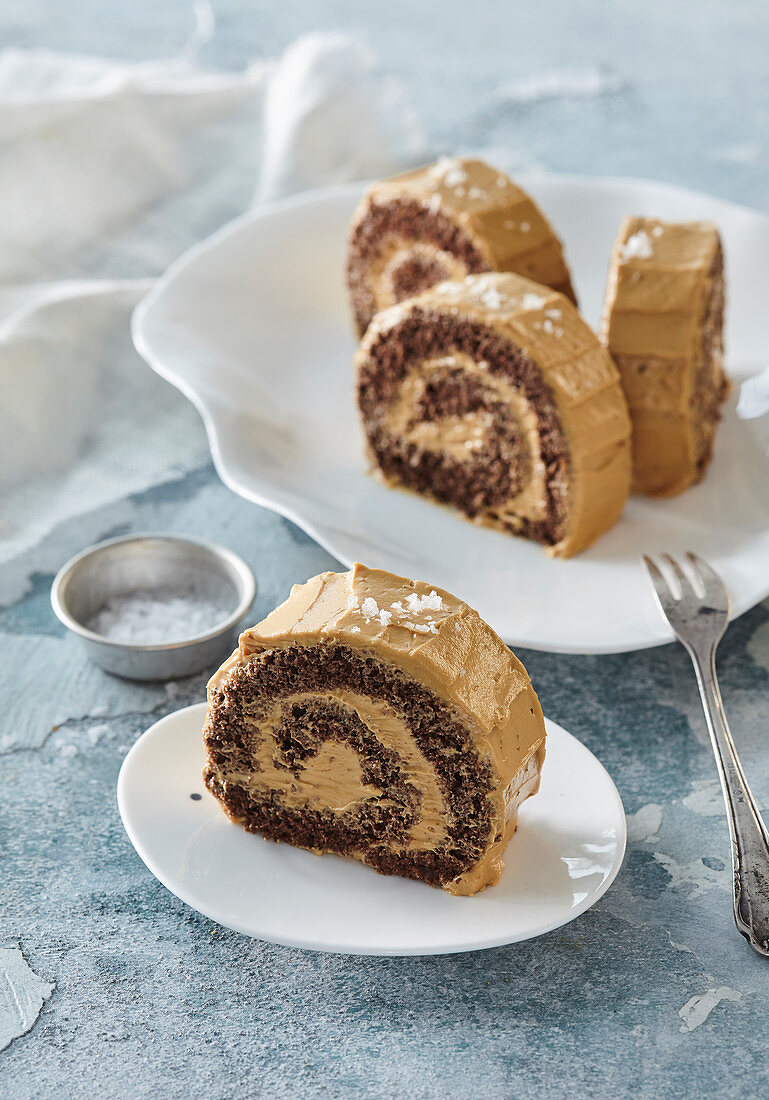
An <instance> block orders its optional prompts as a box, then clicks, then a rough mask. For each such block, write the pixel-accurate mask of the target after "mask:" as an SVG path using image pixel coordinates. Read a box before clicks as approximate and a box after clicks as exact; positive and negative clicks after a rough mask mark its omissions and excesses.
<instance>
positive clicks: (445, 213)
mask: <svg viewBox="0 0 769 1100" xmlns="http://www.w3.org/2000/svg"><path fill="white" fill-rule="evenodd" d="M483 271H514V272H517V273H518V274H520V275H524V276H526V277H527V278H529V279H533V280H534V281H535V282H538V283H543V284H545V285H547V286H550V287H553V288H554V289H555V290H558V291H560V292H561V293H563V294H565V295H566V297H567V298H569V299H570V300H571V301H573V302H576V299H575V297H574V291H573V289H572V285H571V276H570V274H569V269H568V267H567V265H566V261H565V259H564V255H563V247H562V245H561V242H560V241H559V239H558V237H557V236H556V234H555V232H554V230H553V227H552V226H551V225H550V223H549V222H548V220H547V218H546V217H545V215H544V214H543V213H542V211H541V210H540V209H539V207H538V206H537V205H536V203H535V202H534V200H533V199H531V198H530V197H529V196H528V195H527V194H526V193H525V192H524V191H522V190H521V188H520V187H518V186H517V184H515V183H513V181H512V180H511V179H510V178H509V177H508V176H506V175H505V174H504V173H503V172H500V171H498V169H496V168H492V167H491V165H489V164H486V163H485V162H484V161H482V160H473V159H469V158H463V157H443V158H441V160H439V161H437V163H435V164H432V165H429V166H428V167H426V168H419V169H416V170H415V171H413V172H407V173H405V174H404V175H402V176H396V177H394V178H393V179H389V180H384V181H383V182H381V183H378V184H376V185H375V186H374V187H372V188H370V190H369V191H368V192H367V193H366V195H365V196H364V198H363V200H362V202H361V203H360V205H359V207H358V209H357V211H356V213H355V215H354V217H353V221H352V226H351V228H350V238H349V248H348V258H347V285H348V288H349V293H350V301H351V305H352V310H353V315H354V318H355V324H356V327H357V329H358V333H359V335H361V336H362V335H363V333H364V332H365V331H366V328H367V327H368V325H369V324H370V322H371V319H372V318H373V317H374V315H375V314H376V313H378V312H380V310H383V309H387V308H388V307H389V306H392V305H394V304H395V303H396V302H400V301H402V300H403V299H404V298H410V297H412V296H413V295H415V294H419V293H421V292H422V291H423V290H427V289H428V287H431V286H433V285H435V284H436V283H439V282H442V281H443V280H445V279H461V278H464V276H465V275H471V274H478V273H479V272H483Z"/></svg>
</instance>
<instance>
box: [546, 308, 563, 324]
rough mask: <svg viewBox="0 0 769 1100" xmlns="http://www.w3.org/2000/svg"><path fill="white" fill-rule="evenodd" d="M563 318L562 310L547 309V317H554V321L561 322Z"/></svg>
mask: <svg viewBox="0 0 769 1100" xmlns="http://www.w3.org/2000/svg"><path fill="white" fill-rule="evenodd" d="M561 316H562V314H561V311H560V309H546V310H545V317H552V318H553V320H554V321H560V319H561Z"/></svg>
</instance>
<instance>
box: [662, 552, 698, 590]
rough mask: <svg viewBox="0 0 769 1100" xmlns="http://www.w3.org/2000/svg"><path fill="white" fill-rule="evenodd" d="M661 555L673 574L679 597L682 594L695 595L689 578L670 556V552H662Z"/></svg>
mask: <svg viewBox="0 0 769 1100" xmlns="http://www.w3.org/2000/svg"><path fill="white" fill-rule="evenodd" d="M662 557H663V558H664V559H665V561H666V562H667V563H668V565H669V566H670V568H671V569H672V571H673V576H674V577H675V579H676V580H677V582H678V587H679V590H680V592H681V597H682V598H683V597H684V596H696V595H697V593H696V592H695V591H694V586H693V585H692V582H691V581H690V580H689V578H688V577H687V575H686V573H684V571H683V569H682V568H681V566H680V565H679V564H678V562H677V561H676V559H675V558H673V557H671V556H670V554H663V555H662Z"/></svg>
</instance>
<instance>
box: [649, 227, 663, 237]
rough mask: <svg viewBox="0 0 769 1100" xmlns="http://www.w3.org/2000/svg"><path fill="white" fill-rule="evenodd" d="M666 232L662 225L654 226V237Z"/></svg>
mask: <svg viewBox="0 0 769 1100" xmlns="http://www.w3.org/2000/svg"><path fill="white" fill-rule="evenodd" d="M664 232H665V230H664V229H663V228H662V226H661V225H655V226H654V227H653V228H652V237H661V236H662V234H663V233H664Z"/></svg>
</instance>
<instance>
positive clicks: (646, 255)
mask: <svg viewBox="0 0 769 1100" xmlns="http://www.w3.org/2000/svg"><path fill="white" fill-rule="evenodd" d="M653 255H654V249H653V248H652V242H651V238H650V237H649V234H648V233H647V232H646V230H645V229H639V230H638V232H637V233H633V235H632V236H630V237H628V239H627V240H626V241H625V243H624V244H623V246H622V259H623V260H649V259H651V257H652V256H653Z"/></svg>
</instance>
